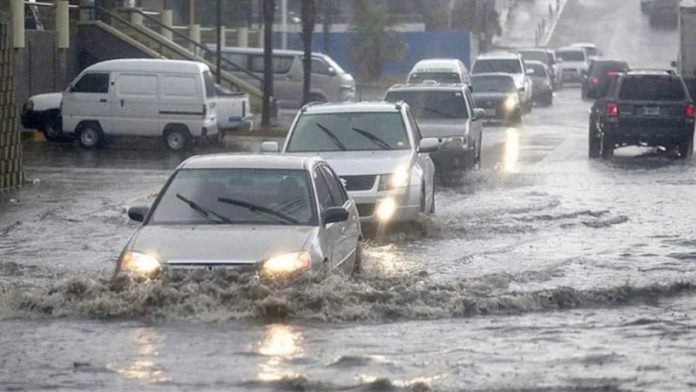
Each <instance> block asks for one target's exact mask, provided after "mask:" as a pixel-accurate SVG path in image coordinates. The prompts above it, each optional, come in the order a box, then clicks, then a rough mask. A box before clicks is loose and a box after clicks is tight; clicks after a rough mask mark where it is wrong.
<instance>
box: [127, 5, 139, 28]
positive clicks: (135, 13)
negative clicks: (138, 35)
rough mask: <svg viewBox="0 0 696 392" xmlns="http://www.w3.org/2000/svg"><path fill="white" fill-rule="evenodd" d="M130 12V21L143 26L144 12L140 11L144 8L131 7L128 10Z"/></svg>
mask: <svg viewBox="0 0 696 392" xmlns="http://www.w3.org/2000/svg"><path fill="white" fill-rule="evenodd" d="M128 11H129V12H130V21H131V23H133V24H134V25H138V26H142V25H143V14H141V13H140V11H142V9H140V8H131V9H129V10H128Z"/></svg>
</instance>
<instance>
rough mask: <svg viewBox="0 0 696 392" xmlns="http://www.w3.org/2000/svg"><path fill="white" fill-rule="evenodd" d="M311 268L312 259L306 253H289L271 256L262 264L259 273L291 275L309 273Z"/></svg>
mask: <svg viewBox="0 0 696 392" xmlns="http://www.w3.org/2000/svg"><path fill="white" fill-rule="evenodd" d="M311 268H312V257H311V256H310V255H309V253H308V252H305V251H300V252H291V253H283V254H280V255H276V256H273V257H271V258H269V259H268V260H266V261H265V262H263V265H262V267H261V272H262V273H263V274H264V275H274V276H277V275H291V274H294V273H298V272H304V271H309V270H310V269H311Z"/></svg>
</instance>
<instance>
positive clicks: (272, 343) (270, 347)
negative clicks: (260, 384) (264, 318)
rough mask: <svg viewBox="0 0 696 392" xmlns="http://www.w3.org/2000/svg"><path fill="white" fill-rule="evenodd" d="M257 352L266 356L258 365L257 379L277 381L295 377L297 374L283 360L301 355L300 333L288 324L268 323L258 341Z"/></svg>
mask: <svg viewBox="0 0 696 392" xmlns="http://www.w3.org/2000/svg"><path fill="white" fill-rule="evenodd" d="M258 352H259V354H261V355H263V356H266V357H268V360H267V361H266V362H265V363H262V364H260V365H259V373H258V379H259V380H261V381H277V380H281V379H283V378H294V377H297V376H299V374H298V373H297V372H295V371H293V370H292V369H288V368H287V367H285V366H283V362H284V361H286V360H290V359H293V358H296V357H300V356H302V354H303V352H304V350H303V349H302V333H301V332H300V331H298V330H296V329H295V328H294V327H292V326H289V325H283V324H273V325H269V326H268V327H267V328H266V331H265V332H264V336H263V339H262V340H261V342H260V343H259V347H258Z"/></svg>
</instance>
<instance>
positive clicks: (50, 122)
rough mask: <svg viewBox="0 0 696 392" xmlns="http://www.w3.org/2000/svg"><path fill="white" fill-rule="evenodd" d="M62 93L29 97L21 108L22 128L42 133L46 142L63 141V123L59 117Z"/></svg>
mask: <svg viewBox="0 0 696 392" xmlns="http://www.w3.org/2000/svg"><path fill="white" fill-rule="evenodd" d="M62 100H63V94H62V93H48V94H39V95H34V96H32V97H30V98H29V99H28V100H27V101H26V102H25V103H24V105H23V106H22V112H21V114H20V119H21V123H22V127H24V128H25V129H28V130H34V129H35V130H38V131H39V132H42V133H43V135H44V137H45V138H46V140H48V141H51V142H56V141H60V140H63V139H64V138H65V135H63V123H62V119H61V116H60V103H61V102H62Z"/></svg>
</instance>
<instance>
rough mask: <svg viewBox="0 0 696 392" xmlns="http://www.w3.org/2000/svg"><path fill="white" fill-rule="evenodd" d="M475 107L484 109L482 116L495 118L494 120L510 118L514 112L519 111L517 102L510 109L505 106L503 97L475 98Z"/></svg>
mask: <svg viewBox="0 0 696 392" xmlns="http://www.w3.org/2000/svg"><path fill="white" fill-rule="evenodd" d="M476 107H477V108H481V109H483V110H484V111H485V114H484V116H483V117H484V118H487V119H495V120H508V119H510V118H512V117H513V116H514V115H515V113H517V112H519V111H520V105H519V103H518V104H517V105H516V106H515V107H513V108H512V110H509V109H506V108H505V100H504V99H497V100H491V99H483V100H476Z"/></svg>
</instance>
